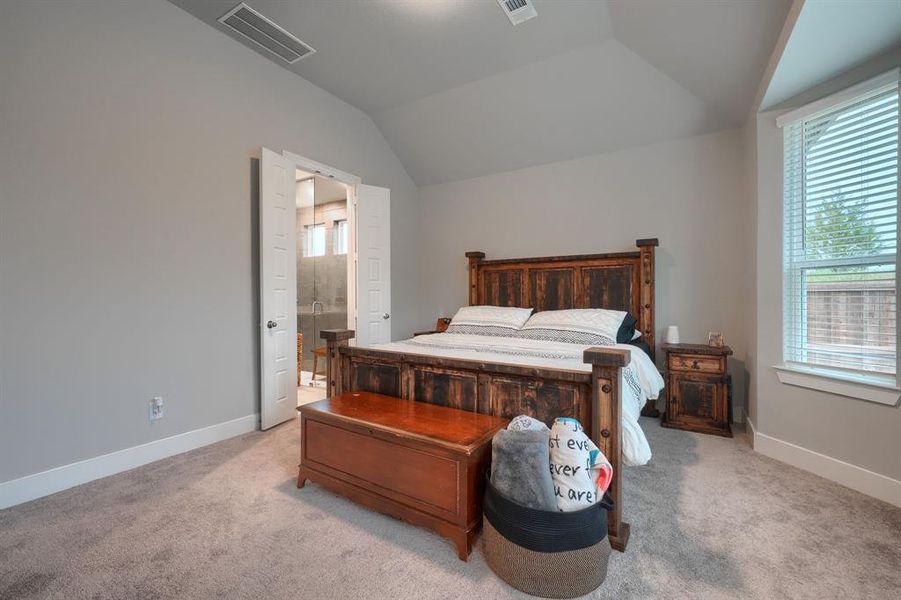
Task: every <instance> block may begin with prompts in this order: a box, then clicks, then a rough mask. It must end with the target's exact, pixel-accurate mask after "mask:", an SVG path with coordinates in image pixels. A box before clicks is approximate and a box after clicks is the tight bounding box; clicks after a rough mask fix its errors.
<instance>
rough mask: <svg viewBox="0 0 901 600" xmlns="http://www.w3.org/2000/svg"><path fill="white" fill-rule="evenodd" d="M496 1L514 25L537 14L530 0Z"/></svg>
mask: <svg viewBox="0 0 901 600" xmlns="http://www.w3.org/2000/svg"><path fill="white" fill-rule="evenodd" d="M497 3H498V4H500V5H501V8H503V9H504V14H506V15H507V18H508V19H510V22H511V23H513V24H514V25H519V24H520V23H522V22H523V21H528V20H529V19H531V18H532V17H537V16H538V12H537V11H536V10H535V7H534V6H532V0H497Z"/></svg>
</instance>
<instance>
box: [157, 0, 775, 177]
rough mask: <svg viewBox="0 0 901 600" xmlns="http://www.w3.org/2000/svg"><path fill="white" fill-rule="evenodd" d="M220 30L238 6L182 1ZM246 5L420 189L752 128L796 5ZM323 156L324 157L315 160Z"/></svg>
mask: <svg viewBox="0 0 901 600" xmlns="http://www.w3.org/2000/svg"><path fill="white" fill-rule="evenodd" d="M170 1H171V2H173V3H174V4H176V5H178V6H180V7H182V8H184V9H185V10H186V11H188V12H190V13H191V14H193V15H195V16H197V17H198V18H200V19H202V20H203V21H205V22H207V23H209V24H210V25H211V26H213V27H216V28H217V29H219V30H221V31H224V32H225V33H226V34H227V35H230V36H232V37H233V38H235V39H236V40H238V41H240V42H241V43H244V44H245V45H247V46H248V47H250V48H253V50H255V51H257V52H260V53H261V54H263V55H264V56H266V57H267V58H271V55H269V54H268V52H267V51H266V50H263V49H261V48H259V47H258V46H256V45H254V44H253V43H252V42H248V41H246V40H244V39H243V38H241V37H240V36H236V35H235V34H233V33H232V32H230V31H228V30H226V29H225V28H223V27H222V26H221V25H220V24H219V23H218V22H217V21H216V19H218V18H219V17H220V16H222V15H223V14H224V13H225V12H227V11H228V10H229V9H231V8H232V7H233V6H234V5H235V4H237V1H236V0H224V1H223V0H170ZM532 1H533V4H534V5H535V8H536V9H537V11H538V17H536V18H534V19H531V20H529V21H526V22H525V23H523V24H520V25H518V26H515V27H514V26H512V25H511V24H510V22H509V21H508V20H507V17H506V16H505V15H504V13H503V12H502V11H501V9H500V7H499V6H498V4H497V2H495V1H494V0H385V1H381V2H374V1H371V0H369V1H367V0H344V1H334V2H319V1H305V2H284V1H279V0H248V2H247V3H248V4H249V5H250V6H251V7H253V8H254V9H256V10H258V11H259V12H261V13H262V14H264V15H266V16H267V17H269V18H270V19H272V20H273V21H275V22H276V23H278V24H279V25H280V26H282V27H283V28H285V29H286V30H288V31H290V32H291V33H293V34H294V35H296V36H297V37H299V38H300V39H302V40H303V41H305V42H307V43H308V44H310V45H311V46H312V47H313V48H315V49H316V51H317V52H316V54H313V55H311V56H309V57H307V58H305V59H303V60H301V61H299V62H297V63H295V64H294V65H287V64H285V63H283V62H281V61H276V62H278V63H279V64H282V65H283V66H284V67H285V68H287V69H289V70H290V71H292V72H294V73H296V74H298V75H300V76H302V77H304V78H305V79H307V80H309V81H311V82H312V83H314V84H316V85H318V86H320V87H322V88H323V89H325V90H327V91H329V92H331V93H333V94H334V95H336V96H337V97H339V98H341V99H342V100H344V101H346V102H348V103H350V104H352V105H354V106H356V107H357V108H359V109H361V110H363V111H364V112H366V113H367V114H369V116H370V117H371V118H372V119H373V121H374V122H375V123H376V125H377V126H378V127H379V128H380V129H381V131H382V133H383V134H384V136H385V137H386V139H387V140H388V142H389V144H391V146H392V148H393V149H394V151H395V152H396V153H397V155H398V157H399V158H400V160H401V162H402V163H403V164H404V166H405V168H406V169H407V172H408V173H409V174H410V176H411V177H412V178H413V180H414V181H415V182H416V183H417V184H418V185H428V184H433V183H439V182H444V181H453V180H458V179H466V178H470V177H477V176H480V175H486V174H490V173H496V172H500V171H506V170H511V169H518V168H523V167H527V166H531V165H537V164H544V163H548V162H553V161H559V160H565V159H569V158H576V157H579V156H585V155H589V154H597V153H601V152H608V151H612V150H618V149H622V148H628V147H634V146H639V145H643V144H648V143H653V142H659V141H665V140H671V139H676V138H680V137H687V136H692V135H698V134H702V133H709V132H713V131H717V130H720V129H724V128H729V127H737V126H741V125H742V124H743V122H744V120H745V118H746V116H747V114H748V112H749V110H750V108H751V104H752V102H753V101H754V95H755V92H756V89H757V86H758V84H759V82H760V79H761V76H762V74H763V71H764V68H765V66H766V62H767V60H768V58H769V56H770V53H771V51H772V49H773V46H774V44H775V41H776V38H777V36H778V35H779V31H780V29H781V27H782V24H783V22H784V20H785V16H786V14H787V11H788V7H789V4H790V0H766V1H761V2H743V1H739V0H734V1H731V2H710V1H708V0H682V1H679V2H673V1H672V0H643V1H642V2H634V1H627V0H612V1H609V2H607V1H595V0H532ZM314 158H315V157H314Z"/></svg>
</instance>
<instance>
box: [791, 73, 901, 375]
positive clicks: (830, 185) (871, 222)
mask: <svg viewBox="0 0 901 600" xmlns="http://www.w3.org/2000/svg"><path fill="white" fill-rule="evenodd" d="M886 79H887V78H886V77H882V78H879V80H878V84H876V83H870V85H865V86H862V87H868V88H869V89H866V90H862V89H857V91H855V92H854V93H853V94H849V93H847V92H846V93H843V94H842V95H841V99H840V100H839V101H838V102H831V103H830V102H828V101H827V102H826V103H825V105H824V103H823V102H820V103H817V104H816V105H815V109H816V111H815V112H808V113H807V114H806V115H804V116H803V117H799V118H794V119H791V118H789V119H786V121H787V122H782V121H781V120H780V123H779V124H780V125H784V132H783V133H784V143H785V153H784V161H785V163H784V188H783V189H784V203H785V204H784V220H785V223H784V246H783V248H784V263H783V265H784V287H783V293H784V302H783V307H784V333H785V335H784V360H785V364H786V366H792V365H794V366H800V367H803V368H806V369H812V370H815V371H816V370H819V371H821V372H823V373H828V374H830V375H831V376H833V377H838V378H847V379H851V380H854V379H861V380H863V381H866V382H873V383H879V382H882V383H885V384H887V385H892V386H894V385H895V384H896V371H897V352H896V329H895V314H896V296H897V280H896V277H895V266H896V258H895V257H896V251H897V246H898V80H897V75H896V74H892V76H891V78H889V80H888V81H886ZM803 110H804V109H801V110H799V111H798V112H803ZM786 117H791V115H786Z"/></svg>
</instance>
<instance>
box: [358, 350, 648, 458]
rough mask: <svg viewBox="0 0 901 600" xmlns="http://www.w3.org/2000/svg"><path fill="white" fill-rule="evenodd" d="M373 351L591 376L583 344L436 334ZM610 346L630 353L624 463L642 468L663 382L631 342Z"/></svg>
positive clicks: (624, 390)
mask: <svg viewBox="0 0 901 600" xmlns="http://www.w3.org/2000/svg"><path fill="white" fill-rule="evenodd" d="M374 347H375V348H378V349H381V350H391V351H394V352H406V353H410V354H423V355H428V356H443V357H446V358H459V359H466V360H479V361H487V362H498V363H507V364H515V365H524V366H536V367H546V368H553V369H567V370H570V371H583V372H591V365H589V364H586V363H584V362H583V360H582V354H583V352H584V351H585V349H586V348H588V347H589V346H583V345H580V344H567V343H561V342H548V341H544V340H529V339H521V338H509V337H495V336H483V335H470V334H455V333H436V334H431V335H420V336H417V337H415V338H411V339H409V340H404V341H400V342H391V343H389V344H379V345H376V346H374ZM610 347H611V348H616V349H620V350H626V351H628V352H629V353H630V355H631V361H630V362H629V365H628V366H626V367H625V368H624V369H623V383H624V385H623V386H622V397H623V410H622V431H623V462H624V463H625V464H626V465H628V466H637V465H643V464H646V463H647V462H648V461H649V460H650V459H651V448H650V446H649V445H648V440H647V438H646V437H645V435H644V432H643V431H642V429H641V426H640V425H639V423H638V417H639V415H640V414H641V409H642V407H643V406H644V404H645V402H646V401H647V400H653V399H655V398H657V396H658V395H659V394H660V390H662V389H663V378H662V377H661V376H660V372H659V371H658V370H657V367H656V366H655V365H654V363H653V361H652V360H651V358H650V357H649V356H648V355H647V354H646V353H645V352H644V351H642V350H641V349H639V348H636V347H635V346H632V345H628V344H616V345H614V346H610Z"/></svg>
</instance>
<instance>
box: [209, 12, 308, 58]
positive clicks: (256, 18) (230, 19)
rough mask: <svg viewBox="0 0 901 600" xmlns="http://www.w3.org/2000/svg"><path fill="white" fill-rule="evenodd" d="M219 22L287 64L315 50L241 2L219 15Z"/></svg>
mask: <svg viewBox="0 0 901 600" xmlns="http://www.w3.org/2000/svg"><path fill="white" fill-rule="evenodd" d="M219 22H220V23H222V24H223V25H225V26H226V27H229V28H230V29H232V30H234V31H235V32H237V33H239V34H241V35H242V36H244V37H246V38H248V39H250V40H251V41H253V42H255V43H256V44H258V45H260V46H262V47H263V48H265V49H266V50H268V51H269V52H271V53H273V54H274V55H276V56H277V57H279V58H280V59H282V60H283V61H285V62H286V63H288V64H294V63H296V62H297V61H299V60H300V59H301V58H303V57H304V56H309V55H310V54H313V53H314V52H316V51H315V50H313V49H312V48H311V47H309V46H308V45H306V44H304V43H303V42H301V41H300V40H299V39H297V38H296V37H294V36H293V35H291V34H290V33H288V32H287V31H285V30H284V29H282V28H281V27H279V26H278V25H276V24H275V23H273V22H272V21H270V20H269V19H267V18H266V17H264V16H263V15H261V14H260V13H258V12H257V11H255V10H254V9H252V8H250V7H249V6H247V5H246V4H244V3H243V2H242V3H241V4H239V5H238V6H236V7H234V8H233V9H231V10H230V11H228V12H227V13H225V14H224V15H222V16H221V17H219Z"/></svg>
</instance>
